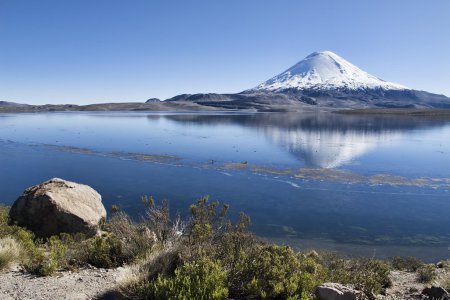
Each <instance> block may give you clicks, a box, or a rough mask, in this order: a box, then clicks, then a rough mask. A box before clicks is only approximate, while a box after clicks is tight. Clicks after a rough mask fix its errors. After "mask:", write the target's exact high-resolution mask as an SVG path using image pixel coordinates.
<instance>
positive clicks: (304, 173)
mask: <svg viewBox="0 0 450 300" xmlns="http://www.w3.org/2000/svg"><path fill="white" fill-rule="evenodd" d="M53 177H60V178H63V179H67V180H71V181H76V182H80V183H84V184H88V185H90V186H92V187H93V188H95V189H96V190H97V191H99V193H100V194H101V195H102V196H103V201H104V204H105V206H106V207H107V209H108V208H109V207H110V206H111V205H112V204H117V205H119V206H120V207H121V208H122V209H123V210H125V211H126V212H128V213H130V214H132V215H133V216H136V217H137V216H139V215H140V214H142V213H143V205H142V204H141V202H140V198H141V196H142V195H152V196H154V197H155V198H156V199H157V200H163V199H168V200H169V202H170V206H171V209H172V211H173V212H175V211H179V212H180V213H182V214H184V215H186V214H187V213H188V206H189V204H190V203H193V202H194V201H195V200H196V199H198V198H199V197H201V196H204V195H209V196H210V199H211V200H217V201H220V202H221V203H228V204H230V205H231V209H230V214H231V216H236V215H237V213H238V212H239V211H244V212H246V213H247V214H248V215H249V216H250V217H251V219H252V227H251V229H252V230H253V231H254V232H255V233H256V234H258V235H259V236H261V237H264V238H266V239H268V240H270V241H276V242H278V243H285V244H289V245H292V246H294V247H297V248H299V249H309V248H320V249H328V250H334V251H339V252H341V253H346V254H354V255H365V256H373V255H374V256H376V257H389V256H392V255H403V256H406V255H415V256H418V257H420V258H422V259H425V260H428V261H434V260H438V259H443V258H449V257H450V193H449V190H450V121H448V120H443V119H436V118H425V117H420V118H413V117H399V116H386V117H379V116H364V117H363V116H353V115H340V114H335V113H302V114H300V113H296V114H294V113H292V114H290V113H167V112H151V113H149V112H96V113H85V112H83V113H80V112H72V113H55V112H53V113H37V114H0V202H3V203H6V204H12V203H13V202H14V200H15V199H16V198H17V197H18V196H19V195H20V194H21V193H22V192H23V190H24V189H25V188H27V187H29V186H32V185H35V184H38V183H40V182H43V181H45V180H48V179H50V178H53Z"/></svg>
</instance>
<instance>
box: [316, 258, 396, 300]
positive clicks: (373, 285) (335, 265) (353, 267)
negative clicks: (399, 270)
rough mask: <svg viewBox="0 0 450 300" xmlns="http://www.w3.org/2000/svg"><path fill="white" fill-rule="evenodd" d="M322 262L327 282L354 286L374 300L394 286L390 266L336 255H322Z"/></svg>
mask: <svg viewBox="0 0 450 300" xmlns="http://www.w3.org/2000/svg"><path fill="white" fill-rule="evenodd" d="M321 257H322V259H321V262H322V264H323V265H324V267H325V268H326V269H327V271H328V275H327V281H330V282H338V283H342V284H353V285H355V287H356V288H357V289H358V290H361V291H363V292H364V293H365V294H366V296H367V297H369V298H371V299H373V298H374V295H376V294H379V293H380V292H381V289H382V288H387V287H390V286H391V285H392V282H391V279H390V278H389V272H390V269H389V264H387V263H386V262H383V261H380V260H375V259H367V258H351V259H347V258H343V257H339V256H337V255H334V254H330V253H328V254H322V255H321Z"/></svg>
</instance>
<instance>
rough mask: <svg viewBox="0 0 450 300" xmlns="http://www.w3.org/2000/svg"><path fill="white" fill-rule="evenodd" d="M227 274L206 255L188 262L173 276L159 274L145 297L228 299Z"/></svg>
mask: <svg viewBox="0 0 450 300" xmlns="http://www.w3.org/2000/svg"><path fill="white" fill-rule="evenodd" d="M226 278H227V274H226V272H225V271H223V270H222V269H221V267H220V265H219V264H218V263H217V262H214V261H212V260H211V259H209V258H208V257H206V256H202V257H200V258H199V259H198V260H196V261H193V262H190V263H186V264H185V265H183V266H182V267H180V268H178V269H176V270H175V275H174V276H173V277H171V278H165V277H163V276H159V277H158V278H157V279H156V280H155V281H153V282H150V283H149V284H148V285H147V287H146V289H145V290H146V294H145V299H161V300H163V299H186V300H188V299H197V300H210V299H211V300H215V299H226V298H227V297H228V289H227V287H226Z"/></svg>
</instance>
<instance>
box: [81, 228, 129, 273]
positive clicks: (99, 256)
mask: <svg viewBox="0 0 450 300" xmlns="http://www.w3.org/2000/svg"><path fill="white" fill-rule="evenodd" d="M83 248H84V253H83V254H82V261H84V262H86V263H88V264H91V265H93V266H95V267H98V268H114V267H119V266H122V265H123V264H124V263H125V262H126V261H127V258H126V256H125V255H124V253H123V247H122V243H121V241H120V240H118V239H117V238H116V237H115V236H114V235H108V236H97V237H94V238H92V239H90V240H87V241H86V242H85V245H84V247H83Z"/></svg>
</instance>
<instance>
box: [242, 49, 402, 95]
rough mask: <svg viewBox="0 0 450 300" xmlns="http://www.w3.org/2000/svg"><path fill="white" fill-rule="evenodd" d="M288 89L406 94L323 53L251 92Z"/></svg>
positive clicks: (307, 59)
mask: <svg viewBox="0 0 450 300" xmlns="http://www.w3.org/2000/svg"><path fill="white" fill-rule="evenodd" d="M289 89H297V90H306V89H313V90H333V89H350V90H361V89H384V90H407V89H408V88H407V87H405V86H403V85H400V84H397V83H392V82H388V81H384V80H382V79H379V78H377V77H375V76H373V75H370V74H369V73H367V72H365V71H363V70H361V69H360V68H358V67H357V66H355V65H353V64H351V63H350V62H348V61H347V60H345V59H343V58H342V57H340V56H339V55H337V54H335V53H333V52H331V51H323V52H314V53H312V54H310V55H309V56H307V57H306V58H305V59H303V60H302V61H300V62H299V63H297V64H296V65H294V66H293V67H291V68H289V69H288V70H286V71H284V72H283V73H281V74H279V75H277V76H275V77H273V78H271V79H269V80H268V81H266V82H264V83H262V84H260V85H258V86H257V87H255V88H253V89H251V90H250V91H272V92H281V91H283V90H289Z"/></svg>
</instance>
